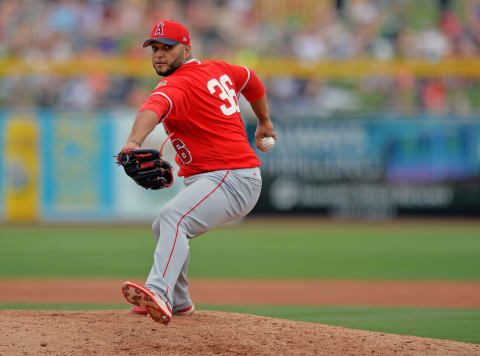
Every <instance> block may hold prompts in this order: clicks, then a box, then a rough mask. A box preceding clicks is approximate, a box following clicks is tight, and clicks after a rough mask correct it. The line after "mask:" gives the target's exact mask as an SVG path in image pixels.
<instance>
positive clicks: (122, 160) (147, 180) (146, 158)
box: [117, 149, 173, 189]
mask: <svg viewBox="0 0 480 356" xmlns="http://www.w3.org/2000/svg"><path fill="white" fill-rule="evenodd" d="M117 164H118V165H119V166H123V168H124V169H125V173H126V174H127V175H128V176H129V177H131V178H132V179H133V180H134V181H135V182H136V183H137V184H138V185H140V186H142V187H143V188H145V189H163V188H168V187H170V186H171V185H172V184H173V168H172V165H171V164H170V163H169V162H167V161H165V160H164V159H162V156H161V155H160V152H159V151H157V150H153V149H143V150H133V151H127V152H120V153H119V154H118V156H117Z"/></svg>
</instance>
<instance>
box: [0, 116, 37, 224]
mask: <svg viewBox="0 0 480 356" xmlns="http://www.w3.org/2000/svg"><path fill="white" fill-rule="evenodd" d="M2 132H4V135H5V136H4V140H5V142H4V151H3V152H5V162H4V163H3V172H5V173H6V174H4V175H3V174H2V175H3V176H4V177H3V179H5V181H4V184H2V186H4V194H5V195H4V196H5V203H4V206H5V220H6V221H7V222H34V221H36V220H37V219H38V200H39V187H38V180H39V170H38V154H37V152H38V128H37V125H36V122H35V121H34V120H33V119H32V118H30V117H25V116H21V117H17V116H12V117H9V118H8V120H7V121H6V122H5V127H4V129H3V130H2Z"/></svg>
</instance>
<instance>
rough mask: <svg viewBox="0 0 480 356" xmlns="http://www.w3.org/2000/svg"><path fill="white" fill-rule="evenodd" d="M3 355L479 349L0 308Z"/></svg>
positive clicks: (231, 320)
mask: <svg viewBox="0 0 480 356" xmlns="http://www.w3.org/2000/svg"><path fill="white" fill-rule="evenodd" d="M0 333H1V334H0V335H1V336H2V337H1V338H0V355H43V354H48V355H153V354H155V355H392V354H401V355H480V345H473V344H467V343H461V342H454V341H446V340H435V339H427V338H420V337H415V336H400V335H393V334H384V333H377V332H368V331H362V330H353V329H347V328H342V327H332V326H326V325H320V324H313V323H304V322H297V321H290V320H280V319H273V318H265V317H259V316H253V315H243V314H235V313H225V312H211V311H199V312H196V313H195V314H194V315H193V316H190V317H174V319H173V320H172V322H171V323H170V324H169V325H168V326H167V327H165V326H163V325H161V324H156V323H154V322H153V321H152V320H151V319H150V318H149V317H140V316H134V315H130V314H128V313H127V312H126V311H118V310H116V311H110V310H107V311H62V312H58V311H54V312H52V311H28V310H2V311H0Z"/></svg>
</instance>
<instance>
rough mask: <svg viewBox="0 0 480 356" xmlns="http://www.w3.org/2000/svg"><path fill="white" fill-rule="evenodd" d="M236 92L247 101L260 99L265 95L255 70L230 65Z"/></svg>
mask: <svg viewBox="0 0 480 356" xmlns="http://www.w3.org/2000/svg"><path fill="white" fill-rule="evenodd" d="M230 70H231V71H232V74H233V80H234V81H235V85H236V87H237V92H238V93H242V95H243V96H244V97H245V99H247V101H249V102H255V101H258V100H260V99H261V98H262V97H263V96H264V95H265V87H264V86H263V84H262V82H261V81H260V79H258V77H257V75H256V74H255V72H254V71H253V70H252V69H250V68H247V67H244V66H235V65H230Z"/></svg>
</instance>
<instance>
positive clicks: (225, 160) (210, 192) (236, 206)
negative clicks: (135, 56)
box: [117, 21, 277, 325]
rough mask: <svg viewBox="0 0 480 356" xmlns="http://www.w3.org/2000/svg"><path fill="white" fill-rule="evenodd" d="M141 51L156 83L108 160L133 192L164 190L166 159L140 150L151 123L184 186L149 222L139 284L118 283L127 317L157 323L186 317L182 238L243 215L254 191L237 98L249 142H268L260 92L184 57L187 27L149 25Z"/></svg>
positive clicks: (236, 73) (254, 162) (221, 68)
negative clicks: (150, 249)
mask: <svg viewBox="0 0 480 356" xmlns="http://www.w3.org/2000/svg"><path fill="white" fill-rule="evenodd" d="M143 47H151V49H152V64H153V68H154V69H155V71H156V72H157V74H158V75H160V76H162V77H163V78H162V79H161V80H160V82H159V83H158V85H157V86H156V88H155V89H154V91H153V93H152V94H151V95H150V97H149V98H148V99H147V100H146V101H145V103H144V104H143V106H142V107H141V108H140V110H139V111H138V114H137V117H136V119H135V122H134V124H133V127H132V131H131V134H130V136H129V137H128V140H127V143H126V144H125V145H124V146H123V148H122V149H121V152H120V153H119V155H118V157H117V160H118V163H119V164H120V165H122V166H123V167H124V168H125V172H126V173H127V174H128V175H129V176H130V177H132V178H133V179H134V180H135V182H137V183H138V184H140V185H142V186H143V187H145V188H149V189H161V188H166V187H169V186H170V185H171V184H172V182H173V173H172V172H173V170H172V167H171V165H170V164H169V162H166V161H165V160H163V159H162V157H161V153H159V152H158V151H155V150H145V149H141V146H142V143H143V142H144V140H145V138H146V137H147V136H148V135H149V134H150V133H151V132H152V131H153V129H154V128H155V127H156V125H158V124H160V123H161V124H163V126H164V128H165V131H166V132H167V134H168V135H169V137H170V140H171V143H172V145H173V147H174V148H175V150H176V153H177V154H176V161H177V163H178V165H179V166H180V170H179V172H178V175H179V176H183V177H184V183H185V187H184V189H183V190H181V191H180V192H179V193H178V194H177V195H176V196H175V197H174V198H173V199H172V200H170V201H169V202H168V203H167V204H166V205H165V206H164V207H163V208H162V210H161V212H160V215H159V216H158V218H157V219H156V220H155V221H154V223H153V226H152V230H153V235H154V237H155V240H156V242H157V245H156V249H155V253H154V263H153V266H152V269H151V271H150V274H149V275H148V278H147V281H146V284H145V285H140V284H138V283H134V282H125V283H124V284H123V286H122V292H123V295H124V296H125V298H126V300H127V301H128V302H130V303H132V304H134V307H133V308H132V311H133V312H135V313H138V314H149V315H150V316H151V317H152V319H153V320H155V321H156V322H159V323H163V324H165V325H166V324H168V322H169V321H170V320H171V318H172V314H173V315H190V314H192V313H193V311H194V305H193V302H192V300H191V298H190V295H189V291H188V281H187V269H188V262H189V257H190V252H189V245H188V243H189V239H191V238H193V237H195V236H198V235H200V234H202V233H204V232H206V231H208V230H210V229H212V228H213V227H215V226H217V225H220V224H224V223H226V222H229V221H232V220H235V219H239V218H241V217H243V216H245V215H246V214H248V213H249V212H250V211H251V210H252V209H253V207H254V206H255V204H256V202H257V200H258V197H259V195H260V190H261V186H262V179H261V176H260V169H259V166H260V161H259V159H258V158H257V156H256V154H255V152H254V150H253V149H252V147H250V145H249V143H248V139H247V135H246V132H245V129H244V125H243V122H242V118H241V116H240V108H239V106H238V98H239V95H240V94H242V95H243V96H244V97H245V98H246V99H247V101H248V102H249V103H250V105H251V106H252V108H253V111H254V112H255V114H256V116H257V117H258V124H257V129H256V132H255V141H256V146H257V147H258V148H259V149H260V150H262V151H267V150H268V149H270V148H271V147H272V146H273V142H274V141H273V140H275V139H276V138H277V137H276V134H275V132H274V127H273V124H272V122H271V120H270V117H269V112H268V107H267V99H266V96H265V88H264V86H263V85H262V83H261V82H260V80H259V79H258V78H257V76H256V75H255V73H254V71H253V70H251V69H249V68H246V67H243V66H236V65H231V64H228V63H225V62H221V61H203V60H202V61H200V60H198V59H196V58H194V57H193V55H192V48H191V46H190V36H189V33H188V30H187V28H186V27H185V26H183V25H181V24H180V23H178V22H174V21H161V22H159V23H158V24H157V25H156V26H155V27H154V28H153V30H152V33H151V36H150V38H149V39H147V40H146V41H145V42H144V44H143ZM262 141H263V144H262Z"/></svg>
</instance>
